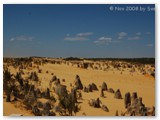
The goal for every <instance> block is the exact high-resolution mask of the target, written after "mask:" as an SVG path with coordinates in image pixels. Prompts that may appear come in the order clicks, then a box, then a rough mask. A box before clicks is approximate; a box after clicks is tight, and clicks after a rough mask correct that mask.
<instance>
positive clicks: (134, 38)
mask: <svg viewBox="0 0 160 120" xmlns="http://www.w3.org/2000/svg"><path fill="white" fill-rule="evenodd" d="M140 39H141V38H140V37H138V36H135V37H129V38H128V39H127V40H140Z"/></svg>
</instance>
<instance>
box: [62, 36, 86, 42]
mask: <svg viewBox="0 0 160 120" xmlns="http://www.w3.org/2000/svg"><path fill="white" fill-rule="evenodd" d="M64 40H66V41H84V40H88V38H86V37H78V36H76V37H65V38H64Z"/></svg>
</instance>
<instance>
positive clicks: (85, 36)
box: [64, 32, 93, 41]
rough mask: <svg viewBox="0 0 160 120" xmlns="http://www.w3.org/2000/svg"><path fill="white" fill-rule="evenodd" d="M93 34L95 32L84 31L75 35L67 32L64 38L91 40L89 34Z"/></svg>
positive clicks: (68, 39) (69, 39)
mask: <svg viewBox="0 0 160 120" xmlns="http://www.w3.org/2000/svg"><path fill="white" fill-rule="evenodd" d="M91 35H93V32H84V33H77V34H75V35H73V36H71V35H70V34H66V37H65V38H64V40H66V41H85V40H89V38H88V37H89V36H91Z"/></svg>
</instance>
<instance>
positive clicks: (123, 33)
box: [118, 32, 127, 39]
mask: <svg viewBox="0 0 160 120" xmlns="http://www.w3.org/2000/svg"><path fill="white" fill-rule="evenodd" d="M126 36H127V33H126V32H120V33H118V39H123V38H124V37H126Z"/></svg>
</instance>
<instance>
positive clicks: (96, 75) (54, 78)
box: [3, 57, 156, 116]
mask: <svg viewBox="0 0 160 120" xmlns="http://www.w3.org/2000/svg"><path fill="white" fill-rule="evenodd" d="M3 65H4V66H3V70H4V72H3V115H4V116H130V115H132V116H144V115H149V116H154V115H155V87H156V86H155V66H154V64H142V63H132V62H127V61H122V60H118V59H117V60H114V61H113V60H88V59H79V60H66V59H63V58H57V59H56V58H38V57H31V58H4V63H3ZM35 74H36V75H35ZM8 76H9V77H8ZM103 84H105V85H103ZM126 93H127V94H126ZM134 95H135V96H134Z"/></svg>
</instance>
